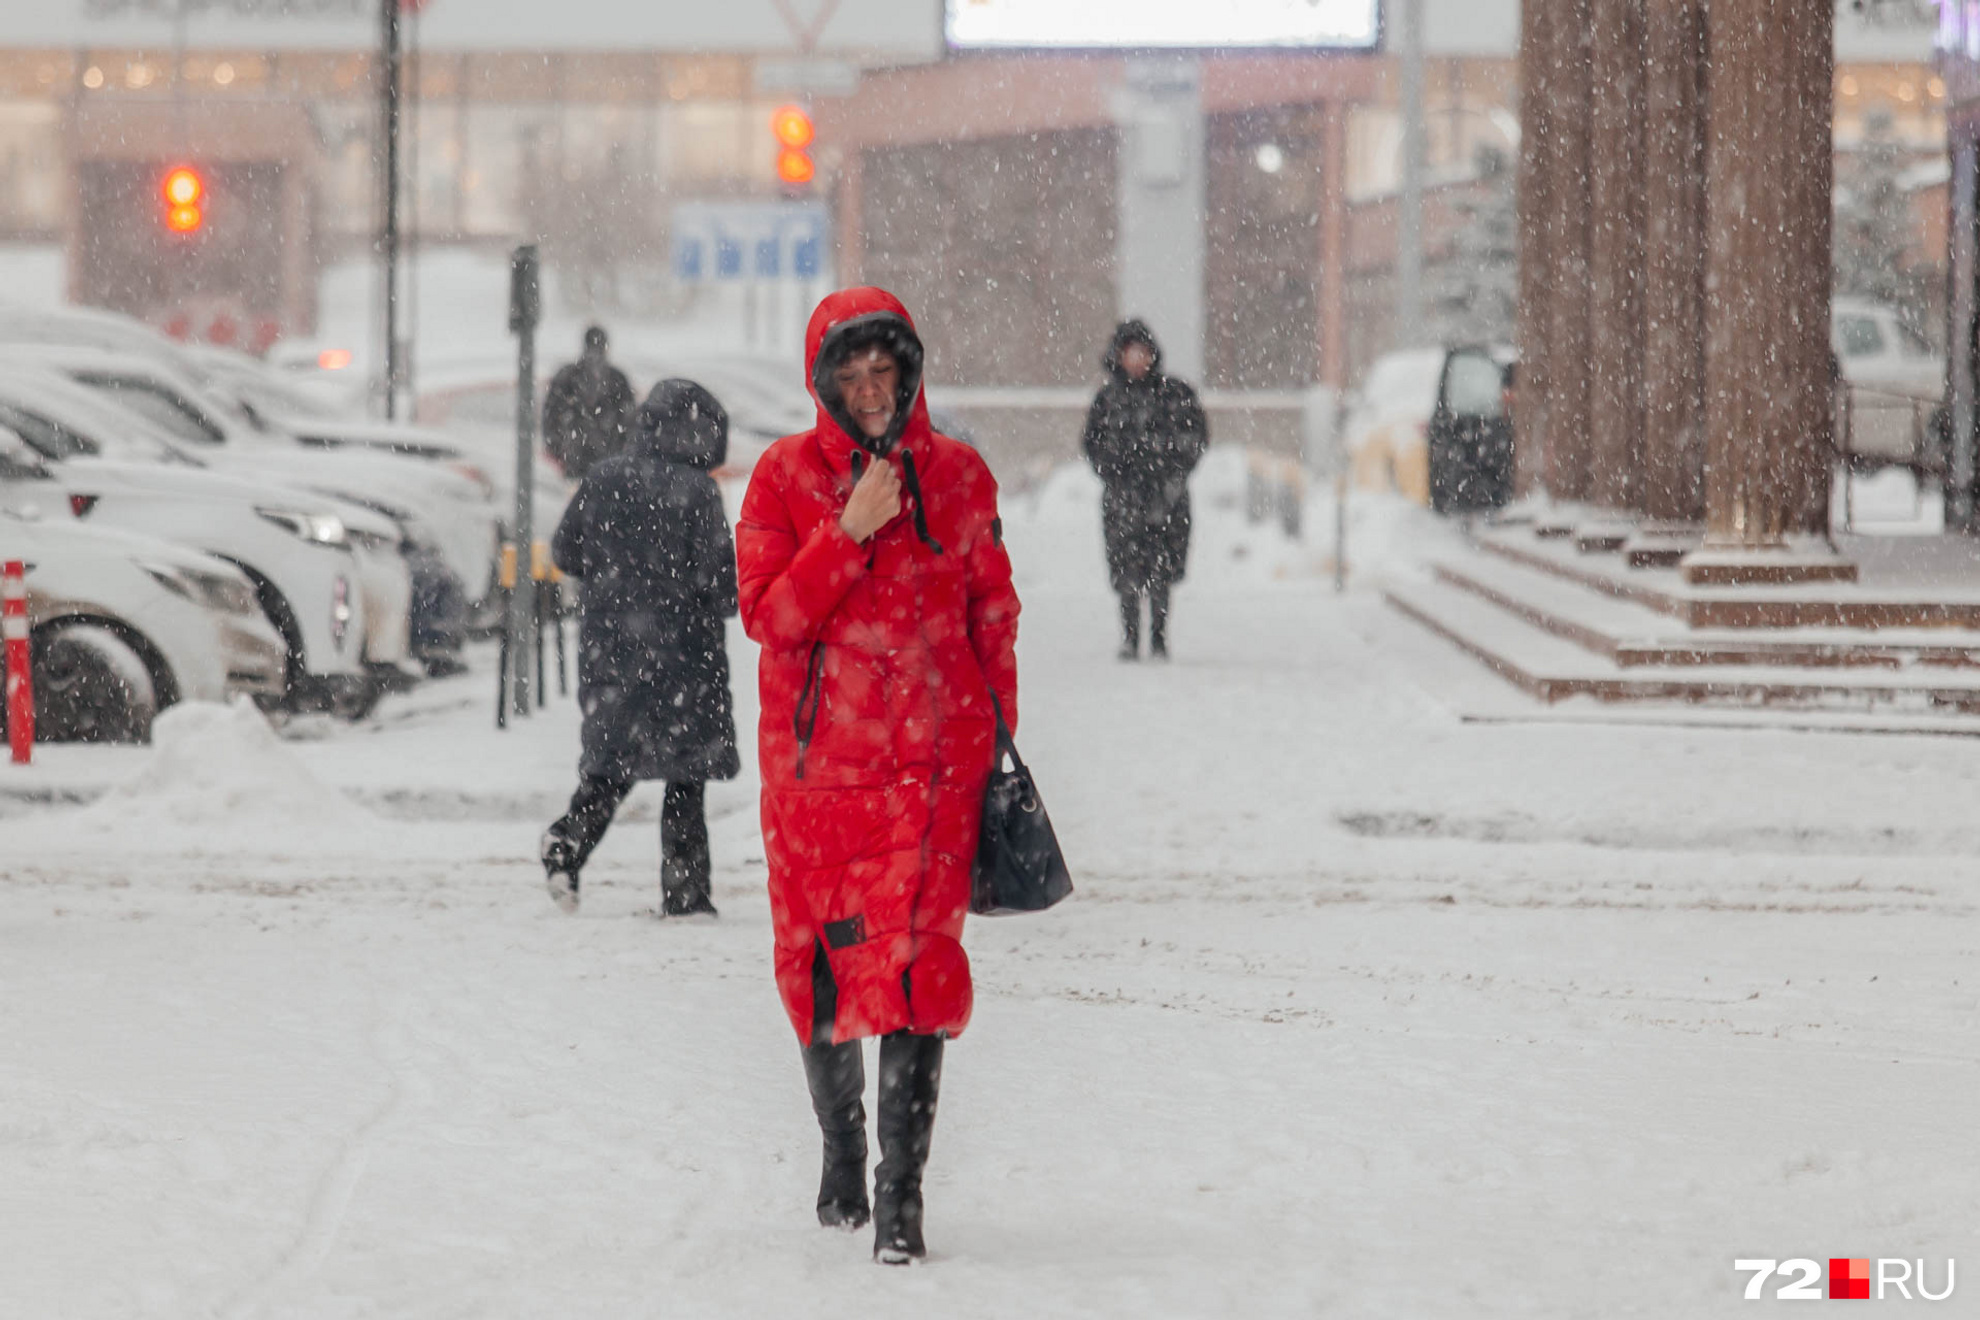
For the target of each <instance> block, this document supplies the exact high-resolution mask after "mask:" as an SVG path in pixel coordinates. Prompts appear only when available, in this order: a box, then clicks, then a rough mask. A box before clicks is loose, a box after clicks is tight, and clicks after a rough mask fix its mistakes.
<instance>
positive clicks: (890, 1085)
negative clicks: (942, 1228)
mask: <svg viewBox="0 0 1980 1320" xmlns="http://www.w3.org/2000/svg"><path fill="white" fill-rule="evenodd" d="M805 345H806V364H807V366H808V368H809V370H808V372H807V373H806V381H807V383H808V384H809V385H810V386H811V391H812V394H813V396H814V397H815V398H816V399H817V402H818V417H817V422H816V424H815V425H814V426H813V427H812V428H811V429H810V430H807V431H804V432H802V433H801V434H798V435H792V436H786V437H785V438H784V439H782V440H779V441H778V442H777V443H776V444H774V445H772V446H771V447H770V449H769V451H768V452H767V453H765V454H764V455H763V457H762V458H761V459H759V460H758V461H757V464H756V470H755V472H754V473H753V474H751V476H750V480H749V493H748V494H747V495H746V496H745V497H744V498H743V507H742V516H741V518H740V519H739V520H738V522H737V545H738V550H739V557H740V561H741V564H740V568H741V580H742V616H743V626H744V627H745V628H746V629H747V630H748V632H749V635H750V636H751V637H752V638H754V639H755V640H756V641H757V642H759V643H761V644H762V647H763V654H762V657H761V659H760V660H759V661H758V664H757V674H758V684H759V686H760V689H761V692H762V729H761V734H760V745H761V747H762V756H761V758H760V764H761V769H762V772H763V844H764V850H765V852H766V854H767V858H766V860H767V861H768V862H769V867H770V917H771V921H772V924H773V925H774V927H775V931H776V940H777V950H776V973H777V989H778V991H779V992H780V993H781V994H782V996H783V1000H784V1010H785V1012H786V1013H787V1014H788V1015H789V1017H790V1022H791V1026H792V1028H793V1029H794V1030H795V1031H796V1032H797V1037H798V1041H799V1043H800V1045H802V1046H803V1051H804V1070H805V1078H806V1081H807V1082H808V1083H809V1085H810V1088H811V1104H812V1109H813V1112H814V1113H815V1114H816V1115H817V1118H818V1126H819V1131H820V1133H821V1135H822V1137H823V1139H824V1140H823V1144H824V1170H823V1176H822V1177H821V1178H820V1180H819V1188H818V1221H819V1222H820V1223H821V1224H824V1225H826V1226H828V1227H843V1228H857V1227H859V1226H860V1225H861V1224H864V1223H865V1222H866V1221H867V1219H868V1217H869V1216H870V1217H871V1218H872V1220H873V1227H874V1240H873V1255H874V1257H875V1259H877V1260H881V1261H884V1262H887V1263H889V1264H905V1263H906V1262H908V1261H910V1260H914V1259H917V1258H919V1257H920V1256H922V1255H924V1254H925V1249H924V1246H923V1242H922V1232H921V1208H922V1203H921V1175H922V1169H923V1167H924V1166H925V1165H926V1164H927V1161H928V1149H929V1141H930V1137H931V1135H932V1133H933V1131H934V1125H935V1102H936V1099H937V1096H938V1092H939V1091H940V1087H941V1077H942V1051H943V1042H944V1041H945V1040H946V1039H947V1038H948V1037H951V1036H956V1035H960V1034H961V1032H962V1030H963V1028H964V1027H965V1026H966V1025H967V1024H968V1022H969V1016H970V1007H971V1004H972V1003H973V999H972V991H971V988H970V976H969V959H968V957H967V956H966V955H965V954H964V953H963V947H962V932H963V918H964V916H965V915H966V914H967V912H968V910H969V893H970V863H971V860H972V859H973V858H974V856H975V854H976V843H977V831H978V827H979V824H980V822H981V820H982V813H983V792H984V788H985V785H986V784H987V783H988V781H989V777H990V769H991V765H992V763H993V762H994V761H995V760H996V745H997V744H996V729H997V713H998V710H999V709H1000V708H1001V710H1002V712H1003V716H1004V719H1005V720H1006V721H1007V722H1008V723H1009V724H1010V725H1011V727H1013V728H1015V727H1016V724H1017V714H1018V712H1017V655H1016V649H1015V648H1016V643H1017V620H1018V599H1017V592H1016V591H1015V590H1014V589H1013V588H1012V586H1011V561H1010V557H1009V556H1008V555H1007V554H1006V553H1005V552H1004V537H1003V528H1002V524H1001V523H1000V522H999V521H998V518H997V483H996V481H995V480H994V479H993V478H992V477H991V475H990V469H989V468H988V467H987V466H985V465H984V462H983V459H982V458H981V457H980V456H979V455H978V454H977V453H976V451H975V450H973V449H971V448H969V447H968V446H967V445H964V444H961V443H959V442H958V441H955V440H952V439H950V438H949V437H948V436H945V435H941V434H939V433H938V432H936V430H935V429H934V427H933V426H932V425H931V424H930V423H929V420H928V404H927V402H926V400H925V399H924V398H923V397H922V391H921V367H922V356H923V355H922V345H921V339H920V337H919V336H918V335H917V334H916V332H915V328H914V323H913V322H912V321H910V320H909V319H908V315H907V311H906V310H905V309H904V308H903V307H902V306H901V304H900V303H899V301H897V300H896V299H895V298H894V296H893V295H892V294H889V293H886V292H884V291H882V290H880V289H871V288H866V289H846V290H843V291H841V292H838V293H834V294H832V295H831V296H830V297H828V298H826V299H825V301H823V302H822V303H820V304H819V305H818V309H817V310H816V311H814V312H813V313H812V314H811V323H810V325H809V327H808V328H807V329H806V331H805ZM868 1036H878V1037H880V1083H879V1104H878V1108H879V1114H878V1117H877V1119H876V1122H875V1131H876V1132H877V1133H878V1135H879V1138H880V1163H879V1165H878V1166H877V1167H876V1168H875V1169H874V1171H873V1199H872V1201H871V1203H869V1202H868V1200H867V1195H866V1185H865V1180H866V1108H865V1103H864V1100H863V1098H862V1097H863V1095H864V1092H865V1086H866V1073H865V1065H864V1064H863V1063H862V1062H861V1061H860V1041H861V1040H862V1039H863V1038H865V1037H868Z"/></svg>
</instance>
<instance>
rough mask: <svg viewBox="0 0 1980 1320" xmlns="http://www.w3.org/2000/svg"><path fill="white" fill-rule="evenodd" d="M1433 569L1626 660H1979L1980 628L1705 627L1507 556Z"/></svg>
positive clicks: (1826, 663)
mask: <svg viewBox="0 0 1980 1320" xmlns="http://www.w3.org/2000/svg"><path fill="white" fill-rule="evenodd" d="M1432 571H1433V573H1434V574H1435V575H1436V576H1437V578H1439V579H1440V580H1441V581H1443V582H1446V583H1448V584H1450V585H1452V586H1455V587H1458V588H1460V589H1462V590H1465V591H1468V592H1470V593H1471V594H1473V595H1475V596H1478V597H1480V598H1482V599H1484V600H1488V601H1490V602H1492V603H1493V604H1495V605H1497V606H1499V607H1500V608H1501V609H1504V610H1507V611H1509V612H1511V613H1512V614H1514V615H1517V616H1518V617H1519V618H1520V619H1522V620H1524V621H1525V622H1527V623H1530V624H1532V625H1534V626H1535V627H1537V628H1541V629H1544V630H1546V631H1547V632H1551V633H1553V634H1554V635H1555V636H1557V637H1560V638H1563V639H1565V640H1567V641H1570V642H1573V643H1574V644H1575V645H1577V646H1580V647H1582V648H1583V649H1584V650H1587V651H1589V652H1592V653H1593V654H1595V655H1599V656H1602V657H1604V658H1605V659H1608V660H1611V661H1613V662H1615V664H1617V665H1618V666H1620V667H1621V668H1624V669H1630V668H1635V667H1638V666H1644V665H1719V666H1735V667H1742V666H1754V665H1769V666H1773V665H1781V666H1788V667H1792V668H1821V667H1836V666H1841V667H1852V668H1854V667H1874V668H1880V669H1891V670H1902V669H1907V668H1911V667H1914V666H1921V665H1922V666H1932V667H1934V668H1935V669H1939V670H1945V669H1966V668H1980V631H1974V630H1968V629H1954V628H1912V629H1898V628H1886V629H1878V630H1875V631H1863V630H1856V629H1847V628H1795V629H1754V628H1747V629H1739V628H1732V629H1697V628H1688V627H1686V626H1685V625H1684V623H1683V622H1682V621H1680V620H1679V619H1677V618H1674V617H1672V616H1671V615H1668V614H1664V613H1661V612H1659V611H1657V610H1654V609H1652V608H1650V607H1649V606H1647V605H1644V604H1641V603H1639V602H1637V601H1634V600H1630V599H1625V598H1623V597H1620V596H1616V595H1611V594H1607V593H1604V592H1602V591H1599V590H1597V589H1595V588H1593V587H1590V586H1587V585H1584V584H1582V583H1580V582H1577V581H1575V580H1574V579H1571V578H1568V577H1565V576H1562V575H1558V574H1554V573H1550V572H1547V571H1545V570H1543V569H1540V568H1537V567H1529V566H1527V565H1525V564H1523V563H1520V562H1517V561H1514V560H1511V559H1507V558H1503V557H1500V556H1488V555H1482V554H1480V555H1471V556H1468V557H1465V558H1462V559H1451V560H1445V561H1443V562H1440V563H1437V564H1435V565H1433V566H1432Z"/></svg>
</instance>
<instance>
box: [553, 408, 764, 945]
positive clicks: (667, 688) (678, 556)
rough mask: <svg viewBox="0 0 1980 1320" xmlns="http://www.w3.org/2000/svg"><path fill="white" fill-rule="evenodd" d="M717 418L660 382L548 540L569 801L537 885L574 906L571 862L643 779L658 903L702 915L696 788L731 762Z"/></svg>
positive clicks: (705, 881)
mask: <svg viewBox="0 0 1980 1320" xmlns="http://www.w3.org/2000/svg"><path fill="white" fill-rule="evenodd" d="M728 446H729V418H728V414H727V413H725V412H724V411H723V410H722V405H721V404H720V403H718V402H716V400H715V397H714V396H713V395H711V394H710V393H709V392H708V391H707V390H705V389H703V388H702V387H701V386H699V385H697V384H695V383H694V382H692V381H686V380H663V381H661V382H660V383H659V384H658V385H656V386H654V387H653V393H651V394H650V395H648V396H647V399H646V402H645V404H644V405H642V406H641V408H640V410H639V415H638V419H637V422H636V425H635V434H634V439H633V442H632V445H631V447H630V448H629V449H628V450H627V451H626V452H625V453H624V454H622V455H620V456H619V457H617V458H612V459H607V460H606V461H605V462H603V463H600V464H599V465H598V466H597V467H595V468H593V469H592V471H591V474H590V475H589V476H587V477H586V478H585V479H584V483H583V485H581V486H579V487H578V491H577V494H576V495H575V496H573V497H572V499H571V504H570V507H569V508H568V509H566V510H565V512H564V519H563V522H562V523H560V524H559V525H558V527H557V534H556V537H555V539H554V540H553V541H552V542H551V555H552V557H553V559H554V560H555V562H556V564H557V567H558V568H560V569H562V570H563V571H564V572H565V573H567V574H569V575H570V576H571V577H573V578H576V579H577V580H578V582H579V583H580V586H581V600H582V607H583V612H582V616H581V620H580V623H579V626H578V703H579V706H580V707H581V709H582V710H583V712H584V753H583V757H582V759H581V760H580V762H579V767H578V769H579V783H578V790H577V793H576V794H575V795H574V796H573V797H572V798H571V808H570V810H569V811H568V812H567V813H566V814H565V815H564V816H563V818H562V819H560V820H559V821H557V823H556V824H554V825H552V826H551V827H550V830H549V832H548V833H547V834H545V835H544V836H543V865H544V870H545V874H546V876H547V878H548V882H549V886H550V892H551V896H552V897H553V898H555V899H556V900H557V901H558V905H559V906H561V907H563V908H564V909H565V910H566V911H575V910H576V908H577V898H578V893H577V890H578V872H579V871H580V870H581V869H582V867H583V866H584V863H585V859H586V858H587V857H589V856H590V855H591V850H592V849H593V848H594V847H596V846H597V844H598V840H599V839H600V838H601V837H603V835H604V833H605V827H606V826H607V825H609V824H610V823H611V820H612V813H613V812H614V811H616V810H617V809H618V806H619V804H620V803H621V802H622V801H624V800H625V797H626V794H627V793H629V792H631V791H632V786H633V784H634V783H635V782H637V781H639V780H642V779H662V780H665V781H666V783H667V794H666V801H665V805H664V806H663V808H662V813H661V821H660V830H661V847H660V855H661V864H660V884H661V892H662V903H661V911H662V912H663V913H664V914H666V915H669V916H684V915H689V914H692V913H697V912H705V913H709V914H711V915H712V914H713V913H714V911H715V906H714V904H713V902H712V901H711V900H710V897H709V869H710V859H709V855H708V822H707V817H706V814H705V810H704V803H703V788H704V785H705V784H706V782H707V781H708V780H710V779H733V778H735V776H736V773H737V771H738V770H739V769H740V768H741V762H740V759H739V758H738V756H737V752H736V721H735V711H734V704H733V698H732V697H731V694H730V691H729V654H728V651H727V649H726V647H725V645H724V640H725V638H724V633H725V629H724V620H726V619H729V618H731V617H732V616H733V615H734V614H735V612H736V552H735V543H734V541H733V540H732V539H731V538H730V535H729V522H728V517H727V515H726V514H725V513H724V512H723V509H722V494H721V491H720V490H719V489H718V488H717V487H716V485H715V479H714V477H712V476H710V475H709V474H710V472H711V471H712V470H713V469H714V468H715V467H717V466H718V465H719V464H720V463H721V462H722V459H723V458H724V456H725V455H726V454H727V452H728Z"/></svg>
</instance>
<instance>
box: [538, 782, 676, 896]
mask: <svg viewBox="0 0 1980 1320" xmlns="http://www.w3.org/2000/svg"><path fill="white" fill-rule="evenodd" d="M707 788H708V786H707V785H706V784H703V783H701V782H699V781H698V780H683V781H681V782H679V783H671V784H668V785H667V794H666V797H665V798H663V799H662V801H661V804H660V889H661V894H662V898H663V900H664V901H665V902H666V904H667V905H668V906H670V907H672V906H679V905H681V904H686V903H691V902H693V901H696V900H700V899H706V898H707V897H708V890H709V872H710V871H711V870H712V869H713V862H712V861H711V859H710V857H709V852H708V807H707ZM632 789H633V786H632V784H631V783H627V782H621V781H619V780H615V779H599V778H597V777H596V776H593V775H584V776H582V777H581V778H579V780H578V786H577V792H575V793H573V794H571V807H570V810H569V811H567V812H565V813H564V815H563V816H562V817H561V818H560V819H559V820H558V821H557V823H556V824H554V825H552V826H551V827H550V832H551V833H553V834H558V835H561V836H563V838H564V839H565V840H566V841H567V842H568V843H569V844H570V845H571V861H572V864H573V865H574V866H575V867H577V868H578V869H580V870H582V869H583V867H584V864H585V862H586V860H587V859H589V858H590V856H591V853H592V850H593V849H594V848H596V847H597V846H598V843H599V841H600V840H601V839H603V838H604V837H605V830H606V828H607V827H608V826H609V825H611V823H612V816H613V814H614V813H616V812H617V811H618V809H619V804H620V803H622V802H624V801H625V800H626V795H627V794H628V793H630V792H632Z"/></svg>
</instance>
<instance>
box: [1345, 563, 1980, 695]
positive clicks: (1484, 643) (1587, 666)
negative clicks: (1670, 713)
mask: <svg viewBox="0 0 1980 1320" xmlns="http://www.w3.org/2000/svg"><path fill="white" fill-rule="evenodd" d="M1383 596H1384V599H1385V600H1387V602H1388V603H1389V604H1390V605H1391V606H1393V607H1394V608H1395V609H1397V610H1399V611H1400V612H1402V613H1403V614H1405V615H1407V616H1408V617H1410V618H1412V619H1414V620H1416V621H1417V622H1418V623H1420V624H1422V625H1423V626H1424V627H1426V628H1429V629H1430V630H1431V631H1433V632H1435V633H1437V634H1439V635H1440V636H1442V637H1444V638H1445V639H1447V640H1448V641H1450V642H1452V643H1453V644H1454V645H1456V646H1458V647H1460V648H1461V649H1463V650H1464V651H1465V652H1467V653H1468V654H1470V655H1472V656H1473V657H1475V658H1476V659H1478V660H1479V661H1481V662H1482V663H1484V664H1485V665H1487V666H1489V667H1490V668H1491V669H1492V670H1493V671H1494V672H1496V673H1498V674H1499V675H1500V676H1501V677H1503V678H1505V679H1506V680H1507V681H1508V682H1510V683H1512V684H1514V685H1515V686H1516V687H1518V688H1520V689H1521V690H1522V691H1524V692H1526V693H1528V694H1529V695H1530V696H1532V697H1534V698H1535V699H1537V700H1539V701H1542V702H1546V703H1550V704H1551V703H1554V702H1558V701H1563V700H1566V699H1568V698H1571V697H1581V696H1585V697H1590V698H1593V699H1594V700H1596V701H1599V702H1682V703H1691V704H1696V705H1711V706H1723V707H1733V708H1756V707H1789V708H1798V709H1822V710H1835V711H1851V710H1853V711H1877V712H1903V713H1907V714H1914V715H1918V714H1929V713H1947V714H1972V713H1974V712H1980V670H1959V669H1947V670H1932V669H1924V668H1918V667H1914V668H1911V669H1905V670H1890V669H1880V668H1875V667H1844V666H1833V665H1832V666H1807V667H1797V666H1789V665H1735V664H1704V663H1699V664H1690V665H1668V666H1638V667H1634V668H1625V667H1624V666H1622V665H1619V664H1617V663H1616V662H1615V661H1614V660H1612V659H1609V658H1607V657H1605V656H1602V655H1600V654H1598V653H1596V652H1594V651H1591V650H1590V649H1589V648H1588V647H1586V646H1584V645H1581V644H1579V643H1577V642H1574V641H1570V640H1568V639H1567V638H1565V637H1562V636H1560V635H1558V634H1556V633H1554V632H1552V631H1549V630H1548V629H1546V628H1544V627H1541V626H1539V625H1537V624H1534V623H1531V622H1528V621H1527V620H1526V619H1524V618H1521V617H1519V616H1517V615H1515V614H1513V613H1512V612H1511V611H1509V610H1507V609H1505V608H1502V607H1501V606H1499V605H1498V604H1496V603H1495V602H1493V601H1491V600H1488V599H1486V598H1484V597H1482V596H1480V595H1478V594H1476V593H1475V592H1473V591H1470V590H1466V589H1464V588H1460V587H1458V586H1455V585H1453V584H1451V583H1450V582H1447V581H1438V580H1431V581H1409V582H1403V581H1397V582H1392V583H1390V584H1388V585H1387V586H1385V587H1384V589H1383Z"/></svg>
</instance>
